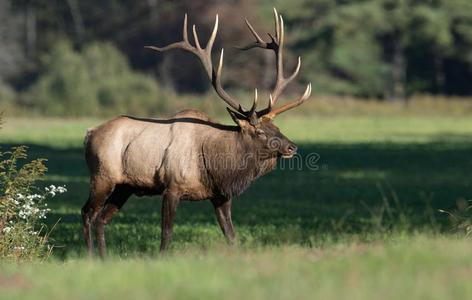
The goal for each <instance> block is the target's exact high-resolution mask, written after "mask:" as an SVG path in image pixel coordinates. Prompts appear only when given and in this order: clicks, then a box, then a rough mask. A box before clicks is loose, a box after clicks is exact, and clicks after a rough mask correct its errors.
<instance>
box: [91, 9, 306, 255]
mask: <svg viewBox="0 0 472 300" xmlns="http://www.w3.org/2000/svg"><path fill="white" fill-rule="evenodd" d="M274 18H275V33H274V34H269V37H270V41H269V42H266V41H264V40H263V39H262V38H261V37H260V35H259V34H258V33H257V32H256V31H255V30H254V28H253V27H252V26H251V24H250V23H249V22H248V21H247V20H246V24H247V26H248V28H249V30H250V31H251V33H252V35H253V36H254V38H255V42H253V43H251V44H249V45H247V46H244V47H242V48H240V49H241V50H249V49H252V48H262V49H269V50H272V51H274V53H275V60H276V72H277V76H276V82H275V86H274V88H273V90H272V91H271V92H270V97H269V101H268V106H267V107H266V108H264V109H261V110H257V104H258V99H257V98H258V97H257V89H256V90H255V95H254V101H253V104H252V107H251V108H250V109H249V110H245V109H243V108H242V106H241V105H240V104H239V103H238V101H237V100H236V99H235V98H233V97H232V96H230V95H229V94H228V93H227V92H226V91H225V90H224V89H223V86H222V84H221V71H222V68H223V49H222V50H221V54H220V56H219V63H218V66H217V67H216V68H214V66H213V62H212V58H211V51H212V47H213V43H214V42H215V37H216V34H217V31H218V15H216V20H215V25H214V28H213V31H212V33H211V36H210V38H209V40H208V42H207V44H206V47H205V48H202V46H201V44H200V42H199V39H198V35H197V31H196V29H195V25H193V27H192V33H193V38H194V44H195V45H192V44H191V43H190V42H189V38H188V33H187V15H185V18H184V26H183V40H182V41H180V42H176V43H173V44H170V45H167V46H165V47H162V48H161V47H153V46H149V47H147V48H149V49H152V50H156V51H158V52H165V51H168V50H173V49H183V50H185V51H188V52H190V53H193V54H194V55H196V56H197V57H198V58H199V59H200V61H201V63H202V65H203V67H204V68H205V71H206V74H207V75H208V78H209V80H210V81H211V84H212V86H213V88H214V89H215V91H216V93H217V94H218V96H219V97H220V98H221V99H222V100H223V101H224V102H225V103H226V104H227V105H228V107H227V110H228V113H229V114H230V116H231V118H232V119H233V121H234V122H235V123H236V126H227V125H222V124H219V123H217V122H215V121H213V120H212V119H210V118H209V117H208V116H207V115H206V114H205V113H203V112H200V111H197V110H184V111H181V112H178V113H177V114H175V115H174V116H173V117H171V118H169V119H145V118H136V117H130V116H121V117H118V118H116V119H113V120H111V121H108V122H106V123H104V124H102V125H99V126H98V127H95V128H92V129H90V130H89V131H88V132H87V135H86V137H85V142H84V144H85V156H86V161H87V165H88V167H89V170H90V174H91V175H90V195H89V198H88V201H87V202H86V203H85V205H84V207H83V208H82V218H83V233H84V236H85V241H86V244H87V248H88V251H89V254H92V252H93V239H92V230H94V231H95V235H96V241H97V244H98V250H99V254H100V256H102V257H103V256H104V255H105V253H106V248H105V225H106V224H107V223H109V222H110V220H111V219H112V217H113V215H115V214H116V213H117V212H118V211H119V210H120V209H121V207H122V206H123V204H124V203H125V202H126V201H127V199H128V198H129V197H130V196H131V195H132V194H135V195H138V196H142V195H162V196H163V200H162V220H161V222H162V223H161V230H162V231H161V245H160V250H161V251H163V250H166V249H167V247H168V245H169V242H170V239H171V235H172V225H173V220H174V216H175V213H176V210H177V206H178V204H179V202H180V201H182V200H190V201H198V200H206V199H209V200H211V202H212V203H213V205H214V208H215V213H216V217H217V220H218V223H219V225H220V227H221V229H222V231H223V234H224V236H225V237H226V240H227V241H228V242H229V243H230V244H232V243H234V241H235V233H234V230H233V224H232V220H231V201H232V198H233V197H235V196H238V195H240V194H241V193H242V192H243V191H244V190H245V189H246V188H247V187H248V186H249V185H250V184H251V183H252V182H253V181H254V180H255V179H256V178H258V177H260V176H261V175H264V174H266V173H267V172H269V171H271V170H272V169H274V168H275V166H276V162H277V159H278V158H290V157H292V156H293V155H294V154H295V153H296V151H297V146H296V145H295V144H294V143H293V142H291V141H290V140H289V139H288V138H286V137H285V136H284V135H283V134H282V133H281V132H280V131H279V129H278V128H277V127H276V126H275V125H274V124H273V120H274V118H275V117H276V116H277V115H279V114H281V113H283V112H285V111H287V110H289V109H292V108H294V107H296V106H298V105H300V104H302V103H303V102H304V101H305V100H307V99H308V98H309V96H310V94H311V84H308V86H307V88H306V90H305V92H304V94H303V95H302V96H301V97H299V98H298V99H296V100H294V101H291V102H289V103H286V104H285V105H282V106H280V107H278V108H276V107H275V105H276V104H277V101H278V100H279V97H280V95H281V94H282V92H283V90H284V89H285V88H286V87H287V84H289V83H290V82H291V81H293V79H294V78H295V77H296V76H297V74H298V72H299V70H300V65H301V60H300V58H298V64H297V66H296V68H295V70H294V71H293V73H291V74H290V75H289V76H286V75H285V74H284V55H283V47H284V24H283V19H282V16H281V15H279V14H278V13H277V11H276V10H275V9H274Z"/></svg>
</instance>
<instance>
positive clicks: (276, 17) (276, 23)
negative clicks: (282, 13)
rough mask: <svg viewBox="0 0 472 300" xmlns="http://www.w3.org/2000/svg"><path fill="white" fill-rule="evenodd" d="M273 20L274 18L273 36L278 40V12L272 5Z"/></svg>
mask: <svg viewBox="0 0 472 300" xmlns="http://www.w3.org/2000/svg"><path fill="white" fill-rule="evenodd" d="M274 20H275V38H276V39H277V40H278V39H279V37H280V27H279V14H278V13H277V9H276V8H275V7H274Z"/></svg>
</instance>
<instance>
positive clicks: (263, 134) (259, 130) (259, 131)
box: [256, 129, 266, 138]
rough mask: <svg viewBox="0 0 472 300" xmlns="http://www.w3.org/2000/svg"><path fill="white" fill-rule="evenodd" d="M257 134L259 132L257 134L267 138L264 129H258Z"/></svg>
mask: <svg viewBox="0 0 472 300" xmlns="http://www.w3.org/2000/svg"><path fill="white" fill-rule="evenodd" d="M256 134H257V136H258V137H260V138H266V134H265V132H264V131H263V130H261V129H256Z"/></svg>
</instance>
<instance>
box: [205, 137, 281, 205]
mask: <svg viewBox="0 0 472 300" xmlns="http://www.w3.org/2000/svg"><path fill="white" fill-rule="evenodd" d="M202 151H203V153H202V154H203V157H204V168H203V169H204V170H205V175H206V176H205V177H206V178H208V180H209V181H210V183H211V185H212V186H213V188H214V189H215V190H216V191H217V192H219V193H221V194H222V195H223V196H226V197H233V196H238V195H240V194H241V193H242V192H244V190H246V189H247V188H248V187H249V185H250V184H251V183H252V182H253V181H254V180H256V179H257V178H258V177H260V176H262V175H264V174H266V173H267V172H269V171H271V170H273V169H274V168H275V165H276V162H277V157H276V156H268V155H267V154H264V153H262V152H261V151H258V149H257V147H256V145H255V143H254V142H253V141H252V140H251V139H250V138H249V137H248V136H246V135H245V134H243V133H242V132H241V131H240V130H222V131H220V132H219V134H215V135H209V136H208V137H207V139H206V140H205V142H204V145H203V148H202Z"/></svg>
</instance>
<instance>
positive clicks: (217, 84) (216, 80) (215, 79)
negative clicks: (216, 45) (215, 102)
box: [211, 48, 246, 115]
mask: <svg viewBox="0 0 472 300" xmlns="http://www.w3.org/2000/svg"><path fill="white" fill-rule="evenodd" d="M224 50H225V49H223V48H222V49H221V54H220V60H219V63H218V68H217V69H216V73H215V70H213V76H212V79H211V84H212V85H213V87H214V89H215V91H216V93H217V94H218V95H219V96H220V97H221V98H222V99H223V100H224V101H225V102H226V103H227V104H228V105H229V106H231V107H232V108H233V109H235V110H236V111H237V112H239V113H240V114H243V115H246V112H245V111H244V110H243V108H242V106H241V104H239V103H237V101H235V100H234V99H233V98H232V97H231V96H230V95H229V94H228V93H227V92H226V91H225V90H224V89H223V86H222V85H221V70H222V69H223V56H224Z"/></svg>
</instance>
